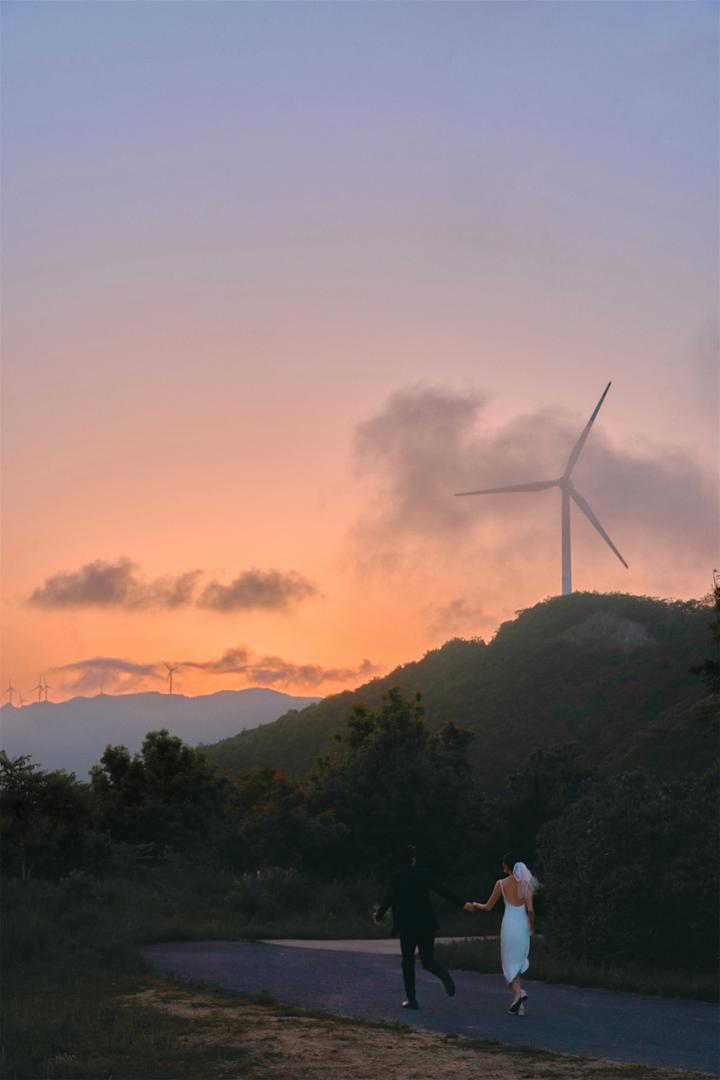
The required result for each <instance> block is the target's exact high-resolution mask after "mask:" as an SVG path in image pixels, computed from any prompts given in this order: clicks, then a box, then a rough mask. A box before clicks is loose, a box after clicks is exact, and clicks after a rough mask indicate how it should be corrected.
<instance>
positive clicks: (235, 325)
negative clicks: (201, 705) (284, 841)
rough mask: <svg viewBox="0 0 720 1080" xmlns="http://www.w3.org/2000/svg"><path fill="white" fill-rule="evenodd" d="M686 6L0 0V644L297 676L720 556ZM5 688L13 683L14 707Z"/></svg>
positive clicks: (423, 644)
mask: <svg viewBox="0 0 720 1080" xmlns="http://www.w3.org/2000/svg"><path fill="white" fill-rule="evenodd" d="M717 17H718V8H717V6H716V4H714V3H703V2H693V3H686V2H684V0H682V2H677V3H675V2H663V3H654V2H652V0H649V2H644V3H625V2H622V0H620V2H615V3H605V2H602V3H593V2H587V3H554V2H546V3H524V2H516V3H494V2H488V3H452V2H449V3H445V2H443V3H432V2H430V3H362V2H360V3H352V4H345V3H342V4H341V3H335V4H326V3H303V2H299V3H282V2H281V3H214V2H207V0H204V2H202V3H199V2H198V3H193V2H189V3H162V4H160V3H125V2H120V3H115V2H112V0H111V2H105V3H94V4H93V3H65V2H63V0H57V2H55V3H52V4H50V3H39V2H29V3H27V2H23V3H12V2H5V3H4V4H3V21H4V46H3V51H4V62H3V68H4V71H3V98H4V121H3V143H4V145H3V234H4V245H3V246H4V275H3V277H4V288H3V294H4V295H3V300H4V303H3V309H4V310H3V315H4V319H3V324H4V328H3V383H4V385H3V440H4V443H3V486H4V491H3V498H4V505H3V565H2V568H3V594H4V600H3V627H4V630H3V639H4V644H3V659H2V668H1V669H0V680H1V681H2V687H3V689H4V688H5V687H6V686H7V684H8V680H9V679H12V683H13V685H14V686H15V687H16V688H18V689H19V691H20V692H21V693H22V694H23V696H24V698H25V699H26V701H27V700H30V699H31V698H34V697H36V694H33V693H32V689H31V688H32V687H33V686H35V684H36V683H37V681H38V676H39V675H40V674H41V673H42V674H44V676H45V677H46V679H47V681H48V683H49V684H50V686H51V687H52V690H51V692H50V697H51V698H52V699H54V700H60V699H63V698H67V697H71V696H73V694H75V693H77V692H82V693H89V694H92V693H97V692H98V691H99V690H100V689H101V687H103V688H104V689H105V690H106V691H107V692H108V693H110V692H115V693H119V692H128V691H135V690H140V689H163V688H164V680H163V670H164V669H162V661H163V660H168V661H172V662H174V663H177V664H181V665H182V667H181V668H180V670H179V671H178V672H177V673H176V676H175V688H176V690H178V691H180V692H182V693H188V694H199V693H209V692H212V691H214V690H219V689H240V688H242V687H245V686H252V685H260V686H272V687H275V688H277V689H281V690H288V691H290V692H302V693H318V694H326V693H330V692H333V691H335V690H339V689H342V688H344V687H348V686H355V685H358V684H359V683H360V682H364V681H366V680H367V678H368V677H369V676H370V675H372V674H373V673H374V672H377V673H384V672H386V671H388V670H389V669H390V668H391V667H393V666H394V665H396V664H397V663H400V662H404V661H407V660H412V659H417V658H418V657H420V656H421V655H422V654H423V653H424V652H425V651H426V650H427V649H429V648H432V647H435V646H437V645H439V644H441V643H442V642H443V641H445V640H447V639H448V638H450V637H453V636H456V635H460V636H464V637H471V636H477V635H480V636H483V637H485V638H489V637H490V636H492V634H493V632H494V631H495V629H496V628H497V626H498V625H499V623H500V622H502V621H503V620H505V619H508V618H511V617H512V616H513V615H514V613H515V612H516V611H517V610H519V609H522V608H525V607H528V606H530V605H532V604H534V603H536V602H538V601H540V600H542V599H543V598H545V597H546V596H549V595H554V594H556V593H558V592H559V591H560V513H559V510H560V507H559V497H558V494H557V492H556V491H548V492H542V493H538V494H527V495H512V496H490V497H486V498H477V499H456V498H454V492H456V491H461V490H464V489H467V488H468V487H471V488H479V487H484V486H492V485H496V484H508V483H514V482H521V481H525V480H535V479H548V478H552V477H555V476H559V475H560V474H561V473H562V471H563V468H564V465H565V461H566V458H567V455H568V453H569V451H570V449H571V447H572V445H573V443H574V441H575V439H576V438H577V436H578V434H579V432H580V430H581V429H582V427H583V425H584V423H585V422H586V420H587V418H588V416H589V415H590V413H591V411H592V409H593V407H594V405H595V403H596V402H597V400H598V398H599V397H600V394H601V393H602V391H603V389H604V387H605V385H606V384H607V382H608V381H610V380H612V381H613V385H612V388H611V390H610V393H609V394H608V397H607V399H606V401H605V404H604V406H603V409H602V411H601V413H600V416H599V418H598V421H597V424H596V426H595V428H594V429H593V432H592V435H591V437H590V440H589V441H588V444H587V447H586V450H585V453H584V455H583V457H582V458H581V461H580V465H579V466H578V469H577V475H576V483H577V486H578V488H579V489H580V490H581V491H582V493H583V494H584V495H585V496H586V497H587V499H588V500H589V501H590V503H591V505H592V507H593V509H594V510H595V512H596V513H597V514H598V516H599V518H600V520H601V521H602V523H603V525H604V526H605V528H606V529H607V531H608V532H609V534H610V536H611V537H612V539H613V541H614V542H615V544H616V545H617V546H618V548H619V549H620V551H621V552H622V554H623V555H624V557H625V558H626V560H627V562H628V563H629V564H630V569H629V570H625V569H624V567H623V566H621V564H620V563H619V562H618V560H617V559H616V558H615V556H614V555H613V554H612V553H611V552H610V550H609V549H608V548H607V547H606V545H605V544H604V543H603V541H602V540H601V539H600V537H599V536H598V535H597V533H595V532H594V531H593V530H592V528H591V527H590V526H589V525H588V523H587V522H586V521H585V519H584V518H582V517H581V516H580V515H579V514H577V513H575V514H574V516H573V572H574V585H575V587H576V588H578V589H597V590H623V591H628V592H634V593H646V594H650V595H654V596H661V597H675V598H689V597H700V596H702V595H703V594H705V593H707V591H708V590H709V588H710V585H711V577H712V568H713V566H717V565H718V561H717V560H718V558H720V556H719V555H718V551H717V540H718V511H717V500H716V481H715V478H714V473H715V469H716V463H717V453H718V376H717V349H718V326H717V299H718V210H717V206H718V165H717V162H718V107H717V80H718V33H717ZM15 700H16V704H17V696H16V699H15Z"/></svg>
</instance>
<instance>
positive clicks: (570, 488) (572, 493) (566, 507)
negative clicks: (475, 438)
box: [456, 382, 628, 596]
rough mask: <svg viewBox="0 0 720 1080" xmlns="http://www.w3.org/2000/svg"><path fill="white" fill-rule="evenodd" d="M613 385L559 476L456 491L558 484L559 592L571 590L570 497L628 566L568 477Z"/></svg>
mask: <svg viewBox="0 0 720 1080" xmlns="http://www.w3.org/2000/svg"><path fill="white" fill-rule="evenodd" d="M611 386H612V383H611V382H609V383H608V384H607V386H606V387H605V390H604V391H603V395H602V397H601V398H600V400H599V401H598V403H597V405H596V406H595V408H594V409H593V414H592V416H591V417H590V419H589V420H588V422H587V424H586V425H585V427H584V429H583V431H582V433H581V435H580V438H579V439H578V441H577V442H576V443H575V445H574V447H573V448H572V451H571V452H570V457H569V458H568V460H567V465H566V466H565V472H564V473H563V474H562V476H561V477H560V478H559V479H558V480H534V481H531V482H530V483H528V484H512V485H510V486H509V487H498V488H485V489H484V490H482V491H458V492H457V493H456V494H457V495H459V496H462V495H496V494H500V493H505V492H508V491H545V490H546V489H547V488H552V487H558V488H560V516H561V523H562V594H563V596H568V595H569V594H570V593H571V592H572V572H571V561H570V500H571V499H572V501H573V502H574V503H575V505H576V506H577V507H578V508H579V509H580V510H582V512H583V514H584V515H585V517H586V518H587V519H588V521H589V522H590V524H591V525H593V526H594V527H595V528H596V529H597V531H598V532H599V533H600V535H601V536H602V538H603V540H604V541H605V543H606V544H607V545H608V547H609V548H610V550H611V551H614V552H615V554H616V555H617V557H618V559H619V560H620V562H621V563H622V564H623V566H624V567H625V568H626V569H627V565H628V564H627V563H626V562H625V560H624V559H623V557H622V555H621V554H620V552H619V551H618V549H617V548H616V547H615V545H614V544H613V542H612V540H611V539H610V537H609V536H608V534H607V533H606V532H605V530H604V529H603V527H602V525H601V524H600V522H599V521H598V519H597V517H596V516H595V514H594V513H593V511H592V508H591V507H590V504H589V503H588V501H587V499H585V498H583V496H582V495H581V494H580V492H579V491H578V490H577V488H576V487H575V486H574V484H573V482H572V480H571V474H572V471H573V469H574V468H575V466H576V464H577V460H578V458H579V457H580V454H581V453H582V449H583V447H584V446H585V443H586V442H587V437H588V435H589V434H590V428H591V427H592V426H593V424H594V423H595V418H596V416H597V414H598V413H599V412H600V407H601V406H602V403H603V401H604V400H605V398H606V396H607V392H608V390H609V389H610V387H611Z"/></svg>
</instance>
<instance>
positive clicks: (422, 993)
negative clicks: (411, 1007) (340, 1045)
mask: <svg viewBox="0 0 720 1080" xmlns="http://www.w3.org/2000/svg"><path fill="white" fill-rule="evenodd" d="M305 944H306V943H302V942H297V943H295V944H293V945H288V944H286V943H283V944H268V943H265V942H238V941H196V942H169V943H163V944H159V945H148V946H146V947H145V948H143V950H142V953H143V956H145V958H146V959H147V960H149V961H151V963H152V964H153V965H154V966H155V967H156V968H157V969H158V970H159V971H162V972H165V973H169V972H174V973H175V974H177V975H180V976H183V977H185V978H189V979H198V980H201V981H204V982H209V983H214V984H216V985H218V986H220V987H222V989H224V990H229V991H234V992H236V993H251V992H253V991H257V990H260V989H266V990H269V991H270V993H272V994H273V995H274V996H275V997H276V998H277V999H278V1000H279V1001H283V1002H286V1003H287V1004H291V1005H299V1006H303V1007H305V1008H321V1009H326V1010H327V1011H328V1012H333V1013H337V1014H340V1015H343V1016H353V1017H360V1018H363V1019H367V1020H384V1021H399V1022H400V1023H405V1024H410V1025H415V1026H417V1027H422V1028H426V1029H429V1030H430V1031H438V1032H443V1033H447V1034H454V1035H463V1036H466V1037H468V1038H475V1039H498V1040H500V1041H501V1042H505V1043H516V1044H526V1045H531V1046H537V1047H542V1048H543V1049H546V1050H557V1051H560V1052H563V1053H569V1054H581V1055H584V1056H586V1057H596V1058H607V1059H609V1060H611V1061H623V1062H635V1063H637V1064H642V1065H662V1066H669V1067H675V1068H679V1069H686V1070H688V1071H696V1072H707V1073H710V1074H712V1075H718V1073H719V1072H720V1060H719V1055H718V1034H719V1032H718V1011H717V1009H716V1008H715V1006H713V1005H709V1004H706V1003H704V1002H695V1001H681V1000H678V999H672V1000H670V999H666V998H654V997H644V996H641V995H640V994H616V993H612V992H611V991H608V990H587V989H576V988H574V987H569V986H557V985H549V984H544V983H532V982H528V983H527V987H526V988H527V991H528V993H529V995H530V999H529V1001H528V1005H527V1013H526V1015H525V1016H523V1017H512V1016H508V1015H507V1012H506V1010H507V1007H508V991H507V988H506V987H505V985H504V983H503V980H502V978H500V977H499V976H494V975H480V974H477V973H476V972H466V971H458V972H456V973H455V975H454V977H455V981H456V983H457V995H456V997H455V998H452V999H451V998H448V997H447V996H446V995H445V992H444V990H443V988H442V985H441V984H440V982H439V981H438V980H437V979H435V978H434V977H433V976H431V975H428V974H427V973H425V972H424V971H423V970H422V968H421V967H420V965H419V964H418V978H417V992H418V999H419V1001H420V1005H421V1008H420V1010H419V1011H418V1012H408V1011H407V1010H405V1009H401V1008H399V1002H400V1000H401V997H402V982H401V978H400V964H399V957H398V956H388V955H383V954H378V953H375V954H373V953H365V952H363V953H360V952H349V951H347V952H346V951H341V950H333V951H330V950H328V949H326V948H307V947H305ZM314 944H320V943H314ZM322 944H326V943H322ZM356 944H357V943H356ZM299 945H302V946H303V947H296V946H299Z"/></svg>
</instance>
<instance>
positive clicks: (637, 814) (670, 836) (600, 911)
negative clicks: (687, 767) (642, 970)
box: [538, 771, 718, 969]
mask: <svg viewBox="0 0 720 1080" xmlns="http://www.w3.org/2000/svg"><path fill="white" fill-rule="evenodd" d="M716 811H717V773H714V772H713V773H709V774H707V775H705V776H702V777H696V776H693V775H691V776H689V777H685V778H683V779H682V780H678V781H674V782H672V783H663V782H661V781H659V780H657V779H656V778H654V777H652V776H650V775H649V774H647V773H644V772H640V771H637V772H632V773H625V774H622V775H620V776H618V777H614V778H611V779H609V780H605V781H604V782H603V783H602V784H599V783H598V784H595V785H594V786H593V788H592V789H591V791H590V792H589V793H588V794H587V795H586V796H584V797H583V798H581V799H579V800H578V801H577V802H575V803H573V804H571V805H570V806H569V807H568V808H567V810H566V811H565V813H564V814H563V815H562V816H561V817H560V818H558V819H556V820H555V821H552V822H550V823H549V824H547V825H546V826H545V828H544V829H543V830H542V831H541V833H540V835H539V837H538V853H539V863H538V872H539V874H540V876H541V879H542V880H543V881H544V882H545V884H546V904H547V915H546V918H545V929H546V932H547V936H548V940H549V941H550V942H551V943H552V947H553V949H557V950H562V951H563V952H564V953H569V954H573V955H575V956H576V957H578V958H581V959H586V960H589V961H592V962H594V963H606V964H612V963H618V962H620V963H622V962H639V963H642V964H647V965H656V966H659V967H666V968H667V967H678V968H682V969H689V968H693V967H699V968H702V969H712V968H713V967H714V966H715V965H716V963H717V955H718V924H717V918H716V915H717V910H716V902H717V901H716V897H717V889H718V838H717V832H716Z"/></svg>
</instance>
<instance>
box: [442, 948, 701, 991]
mask: <svg viewBox="0 0 720 1080" xmlns="http://www.w3.org/2000/svg"><path fill="white" fill-rule="evenodd" d="M437 955H438V957H439V958H440V959H441V963H444V964H447V966H448V967H451V968H459V969H460V970H461V971H482V972H487V973H490V974H499V973H500V942H499V941H483V940H476V941H454V942H451V943H449V944H447V945H438V946H437ZM528 978H531V979H538V980H539V981H540V982H556V983H565V984H567V985H570V986H590V987H596V988H598V989H603V990H619V991H623V992H628V993H636V994H659V995H662V996H665V997H687V998H694V999H696V1000H698V1001H717V1000H718V979H717V975H716V974H715V972H712V971H674V970H672V971H669V970H664V969H662V968H644V967H639V966H635V965H632V964H626V965H623V966H622V967H620V966H606V967H605V966H602V967H601V966H599V965H595V964H590V963H588V962H586V961H581V960H577V959H576V958H575V957H571V956H565V955H563V954H562V953H559V952H557V951H555V950H553V949H552V948H551V947H550V946H548V945H547V944H546V943H545V942H544V941H537V940H536V941H535V942H534V943H533V946H532V951H531V953H530V970H529V972H528Z"/></svg>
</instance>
